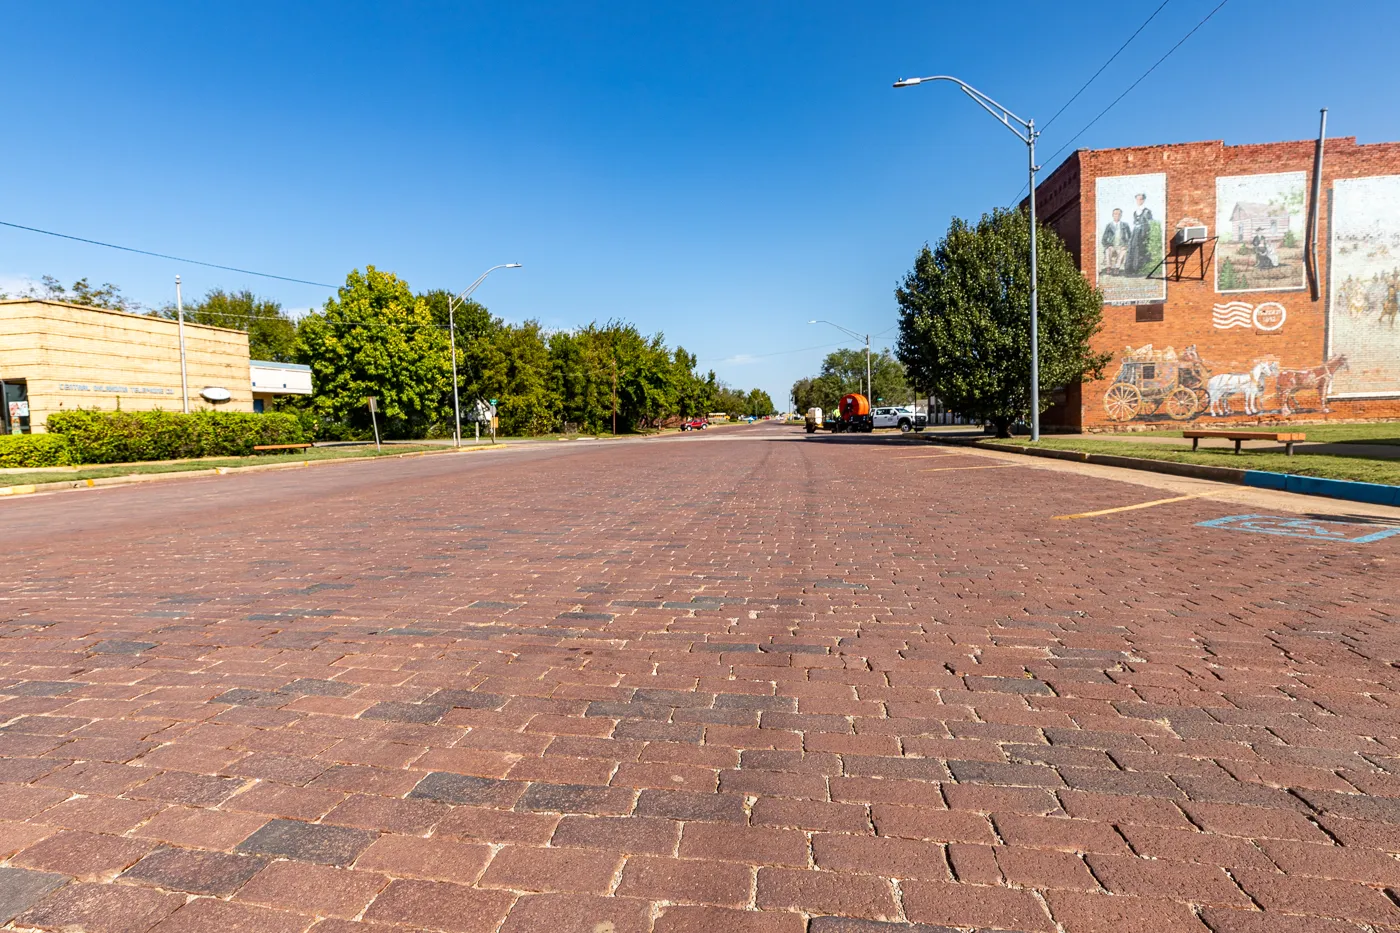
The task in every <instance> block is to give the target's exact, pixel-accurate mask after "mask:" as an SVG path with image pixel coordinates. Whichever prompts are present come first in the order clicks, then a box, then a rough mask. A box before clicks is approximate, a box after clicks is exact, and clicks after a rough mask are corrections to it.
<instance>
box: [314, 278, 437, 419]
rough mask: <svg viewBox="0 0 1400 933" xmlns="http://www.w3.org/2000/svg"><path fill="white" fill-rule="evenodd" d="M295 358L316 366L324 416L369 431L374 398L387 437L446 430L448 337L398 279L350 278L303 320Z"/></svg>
mask: <svg viewBox="0 0 1400 933" xmlns="http://www.w3.org/2000/svg"><path fill="white" fill-rule="evenodd" d="M296 355H297V359H298V361H299V362H302V363H306V364H309V365H310V366H311V374H312V380H313V384H314V385H315V391H316V394H315V396H314V407H315V409H316V411H317V413H318V414H319V415H321V416H323V417H325V418H328V419H330V420H334V421H343V422H348V423H350V424H352V425H354V426H356V427H359V428H361V429H363V428H366V427H368V426H369V418H370V416H369V412H368V409H367V407H366V405H365V398H366V397H368V396H371V395H373V396H377V397H378V398H379V410H380V411H381V412H383V424H384V428H385V431H386V432H387V434H388V435H389V436H391V437H423V436H425V435H426V434H428V433H429V432H430V431H434V430H436V432H437V433H441V432H442V431H443V424H442V422H443V418H444V406H443V400H444V398H450V396H451V392H452V369H451V363H450V359H449V349H448V343H447V335H446V334H445V333H443V331H442V330H440V329H439V328H438V327H437V323H436V321H434V320H433V315H432V312H431V311H430V309H429V307H428V302H427V301H426V300H424V299H423V298H421V297H417V296H415V295H414V294H413V292H412V291H411V290H410V289H409V287H408V285H407V284H406V283H405V282H404V281H403V280H402V279H400V278H399V277H398V276H396V275H394V274H393V273H390V272H380V271H379V270H378V269H376V268H375V267H374V266H367V267H366V268H365V271H364V272H363V273H361V272H360V271H359V270H358V269H356V270H355V271H353V272H351V273H350V274H349V275H348V276H347V277H346V279H345V285H344V286H342V287H341V288H340V290H339V292H338V294H337V295H336V297H334V298H330V299H327V300H326V304H325V307H324V309H323V310H321V311H318V312H314V313H312V314H308V315H307V316H306V317H304V318H302V320H301V323H300V325H299V326H298V328H297V343H296ZM450 411H451V410H450V408H448V409H447V414H448V416H449V417H450Z"/></svg>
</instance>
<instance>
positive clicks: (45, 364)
mask: <svg viewBox="0 0 1400 933" xmlns="http://www.w3.org/2000/svg"><path fill="white" fill-rule="evenodd" d="M185 369H186V373H187V380H186V381H187V383H188V385H189V407H190V410H191V411H197V410H201V409H217V410H219V411H246V412H251V411H255V410H260V409H261V407H262V406H261V405H260V404H258V402H260V401H261V402H265V401H266V400H267V399H269V398H271V397H272V396H273V395H281V394H300V395H305V394H310V392H311V373H310V370H309V369H307V368H306V367H297V366H294V365H289V364H283V363H262V362H259V363H256V364H251V365H250V361H249V359H248V335H247V334H246V333H244V332H243V331H237V330H227V329H224V328H221V327H208V326H206V325H202V324H191V323H188V322H186V324H185ZM255 380H256V381H258V382H259V385H258V387H257V389H256V390H255V389H254V385H253V383H254V381H255ZM255 395H256V396H257V398H256V399H255ZM0 397H3V403H4V404H3V405H0V429H3V430H2V431H0V433H6V434H18V433H28V432H30V431H35V432H42V431H43V430H44V425H45V422H46V421H47V419H48V416H49V415H50V414H52V413H54V412H56V411H67V410H71V409H75V408H88V409H101V410H108V411H114V410H118V409H120V410H123V411H149V410H151V409H156V408H160V409H164V410H165V411H181V410H182V408H183V399H182V397H181V384H180V337H179V325H178V324H177V323H176V322H175V321H172V320H169V319H168V318H163V317H153V316H149V315H144V314H132V313H130V312H126V311H113V310H109V309H106V308H90V307H86V306H83V305H74V304H68V303H66V302H62V301H52V300H49V299H42V298H22V299H7V300H0Z"/></svg>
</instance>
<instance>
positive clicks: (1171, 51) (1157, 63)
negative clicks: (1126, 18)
mask: <svg viewBox="0 0 1400 933" xmlns="http://www.w3.org/2000/svg"><path fill="white" fill-rule="evenodd" d="M1169 2H1170V0H1166V2H1164V3H1163V4H1162V6H1159V7H1158V8H1157V9H1156V10H1154V11H1153V12H1152V15H1151V16H1149V17H1148V18H1147V22H1144V23H1143V24H1142V25H1141V26H1139V27H1138V30H1137V32H1135V33H1133V35H1132V36H1131V37H1129V39H1128V42H1125V43H1123V47H1122V48H1120V49H1119V50H1118V51H1117V52H1114V53H1113V56H1112V57H1111V58H1109V60H1108V61H1107V62H1105V63H1104V66H1103V68H1100V69H1099V70H1098V71H1097V72H1095V73H1094V78H1097V77H1098V76H1099V74H1100V73H1101V72H1102V71H1103V70H1104V68H1107V67H1108V66H1109V65H1110V64H1112V62H1113V60H1114V59H1116V58H1117V57H1118V56H1119V54H1121V53H1122V51H1123V49H1125V48H1127V47H1128V44H1129V43H1131V42H1132V41H1133V39H1134V38H1136V37H1137V35H1138V33H1140V32H1142V30H1143V29H1145V28H1146V27H1147V24H1148V23H1150V22H1152V20H1154V19H1156V17H1157V14H1158V13H1160V12H1162V7H1165V6H1166V5H1167V3H1169ZM1229 2H1230V0H1220V3H1219V4H1217V5H1216V7H1215V8H1214V9H1213V10H1211V11H1210V12H1209V13H1207V14H1206V15H1205V16H1204V17H1203V18H1202V19H1201V21H1200V22H1199V23H1197V24H1196V25H1195V26H1193V27H1191V31H1190V32H1188V33H1187V34H1186V35H1184V36H1182V37H1181V38H1180V39H1179V40H1178V41H1177V43H1176V45H1174V46H1172V47H1171V48H1169V49H1167V51H1166V54H1164V55H1163V56H1162V57H1161V58H1159V59H1157V60H1156V61H1155V62H1153V63H1152V67H1151V68H1148V69H1147V70H1146V71H1144V72H1143V73H1142V74H1141V75H1140V76H1139V77H1138V79H1137V80H1136V81H1134V82H1133V83H1132V84H1130V85H1128V87H1127V90H1125V91H1123V93H1121V94H1119V95H1118V96H1117V97H1115V98H1114V99H1113V102H1112V103H1110V104H1109V105H1108V106H1107V107H1105V108H1103V109H1102V110H1100V111H1099V113H1098V115H1097V116H1095V117H1094V119H1092V120H1090V121H1089V122H1088V123H1086V124H1084V126H1083V127H1082V128H1081V129H1080V130H1079V132H1078V133H1075V134H1074V135H1073V136H1071V137H1070V138H1069V141H1068V142H1066V143H1065V144H1064V145H1063V146H1061V147H1060V148H1058V149H1056V150H1055V151H1054V152H1053V153H1051V155H1050V157H1049V158H1047V159H1044V160H1043V161H1042V163H1041V164H1043V165H1049V164H1050V163H1052V162H1054V161H1055V159H1056V158H1057V157H1058V156H1059V155H1060V153H1062V152H1064V151H1065V150H1066V149H1068V148H1069V147H1070V146H1072V145H1074V143H1075V141H1077V140H1078V139H1079V137H1081V136H1083V135H1084V134H1085V133H1087V132H1088V131H1089V129H1090V127H1092V126H1093V125H1094V124H1095V123H1098V122H1099V121H1100V120H1102V119H1103V118H1104V116H1105V115H1107V113H1108V112H1109V111H1110V110H1112V109H1113V108H1114V107H1116V106H1118V104H1119V102H1120V101H1122V100H1123V98H1125V97H1127V96H1128V95H1129V94H1130V93H1132V91H1133V88H1135V87H1137V86H1138V85H1139V84H1141V83H1142V82H1143V81H1145V80H1147V77H1148V75H1150V74H1152V72H1154V71H1156V70H1157V69H1158V67H1160V66H1161V64H1162V63H1163V62H1165V61H1166V60H1167V59H1169V58H1171V57H1172V55H1173V54H1174V53H1175V52H1176V50H1177V49H1179V48H1181V47H1182V46H1183V45H1185V44H1186V40H1187V39H1190V38H1191V37H1192V36H1194V35H1195V34H1196V33H1197V32H1199V31H1200V29H1201V27H1202V26H1204V25H1205V24H1206V23H1208V22H1210V21H1211V18H1212V17H1214V16H1215V14H1216V13H1219V12H1220V11H1221V9H1223V8H1224V6H1225V4H1227V3H1229ZM1094 78H1090V79H1089V81H1088V82H1087V83H1085V85H1084V87H1082V88H1080V89H1079V90H1078V91H1077V92H1076V93H1075V95H1074V97H1071V98H1070V103H1073V101H1074V99H1075V97H1078V96H1079V95H1080V94H1082V93H1083V92H1084V89H1085V88H1087V87H1088V86H1089V84H1092V83H1093V81H1094ZM1068 106H1069V104H1068V103H1067V104H1065V107H1068ZM1065 107H1061V108H1060V109H1059V110H1058V111H1056V113H1055V116H1054V117H1051V118H1050V122H1051V123H1053V122H1054V121H1055V118H1056V117H1058V116H1059V115H1060V114H1061V113H1064V110H1065ZM1045 125H1046V126H1049V125H1050V123H1047V124H1045ZM1029 187H1030V184H1029V182H1028V183H1026V184H1024V185H1022V186H1021V190H1020V192H1019V193H1018V194H1017V195H1016V197H1014V198H1012V199H1011V204H1012V205H1013V206H1015V205H1016V204H1017V203H1018V202H1020V200H1021V198H1023V197H1025V195H1026V192H1027V190H1028V188H1029Z"/></svg>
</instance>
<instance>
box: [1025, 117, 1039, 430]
mask: <svg viewBox="0 0 1400 933" xmlns="http://www.w3.org/2000/svg"><path fill="white" fill-rule="evenodd" d="M1035 137H1036V132H1035V120H1034V119H1032V120H1028V121H1026V147H1027V148H1028V149H1029V150H1030V167H1031V441H1032V442H1035V441H1039V440H1040V275H1039V273H1038V272H1037V270H1036V248H1035V241H1036V233H1037V230H1036V226H1035V172H1036V169H1038V168H1040V166H1038V165H1036V164H1035Z"/></svg>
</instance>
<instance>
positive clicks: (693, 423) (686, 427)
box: [681, 418, 710, 431]
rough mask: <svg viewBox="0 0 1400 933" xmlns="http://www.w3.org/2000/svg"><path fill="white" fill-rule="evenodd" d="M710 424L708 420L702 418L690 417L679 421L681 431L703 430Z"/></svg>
mask: <svg viewBox="0 0 1400 933" xmlns="http://www.w3.org/2000/svg"><path fill="white" fill-rule="evenodd" d="M709 426H710V422H708V421H706V420H705V419H704V418H691V419H690V420H689V421H682V422H681V430H682V431H703V430H704V429H705V428H708V427H709Z"/></svg>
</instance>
